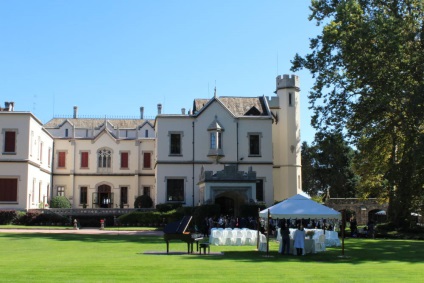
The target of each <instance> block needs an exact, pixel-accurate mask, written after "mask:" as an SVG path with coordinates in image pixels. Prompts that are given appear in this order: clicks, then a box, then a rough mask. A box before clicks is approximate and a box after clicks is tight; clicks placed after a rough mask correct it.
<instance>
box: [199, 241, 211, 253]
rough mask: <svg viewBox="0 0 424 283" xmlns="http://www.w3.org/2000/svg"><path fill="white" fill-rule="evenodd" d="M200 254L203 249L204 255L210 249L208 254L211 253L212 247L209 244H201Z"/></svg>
mask: <svg viewBox="0 0 424 283" xmlns="http://www.w3.org/2000/svg"><path fill="white" fill-rule="evenodd" d="M199 246H200V254H202V249H203V253H204V254H206V248H207V249H208V254H210V253H211V247H210V246H209V243H200V244H199Z"/></svg>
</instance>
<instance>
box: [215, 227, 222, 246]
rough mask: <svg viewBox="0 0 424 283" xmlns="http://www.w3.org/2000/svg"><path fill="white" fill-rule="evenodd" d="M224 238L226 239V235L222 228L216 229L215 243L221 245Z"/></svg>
mask: <svg viewBox="0 0 424 283" xmlns="http://www.w3.org/2000/svg"><path fill="white" fill-rule="evenodd" d="M223 239H224V235H223V232H222V231H221V230H216V231H215V236H214V237H213V243H212V244H214V245H215V246H220V245H222V244H223V243H222V242H223Z"/></svg>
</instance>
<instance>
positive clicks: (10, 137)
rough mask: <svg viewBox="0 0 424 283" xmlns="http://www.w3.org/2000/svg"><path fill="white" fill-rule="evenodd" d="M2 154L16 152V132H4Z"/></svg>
mask: <svg viewBox="0 0 424 283" xmlns="http://www.w3.org/2000/svg"><path fill="white" fill-rule="evenodd" d="M4 152H5V153H15V152H16V132H15V131H6V132H5V133H4Z"/></svg>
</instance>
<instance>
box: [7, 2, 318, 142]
mask: <svg viewBox="0 0 424 283" xmlns="http://www.w3.org/2000/svg"><path fill="white" fill-rule="evenodd" d="M309 4H310V1H307V0H299V1H288V0H280V1H267V0H265V1H254V0H246V1H228V0H227V1H224V0H223V1H221V0H214V1H195V0H191V1H183V0H181V1H171V0H168V1H162V0H155V1H153V0H151V1H147V0H145V1H142V0H139V1H111V0H109V1H108V0H102V1H95V0H90V1H43V0H37V1H32V0H31V1H30V0H26V1H25V0H21V1H1V2H0V103H2V104H3V103H4V101H14V102H15V110H16V111H31V112H33V113H34V114H35V115H36V116H37V117H38V118H39V119H40V120H41V121H42V122H43V123H46V122H47V121H49V120H50V119H51V118H53V117H54V116H58V115H72V113H73V106H78V112H79V115H81V116H85V115H87V116H96V117H104V116H105V115H107V116H118V117H138V116H139V113H140V112H139V108H140V107H141V106H143V107H144V113H145V116H151V117H153V116H154V115H156V113H157V104H158V103H161V104H162V105H163V106H162V107H163V108H162V113H166V114H176V113H180V111H181V108H186V110H189V109H191V108H192V102H193V99H195V98H210V97H212V96H213V89H214V87H215V86H216V88H217V94H218V95H219V96H248V97H250V96H259V95H266V96H271V95H273V92H274V91H275V77H276V76H277V75H279V74H280V75H282V74H291V72H290V66H291V63H290V61H291V60H292V59H293V57H294V55H295V54H296V53H299V54H301V55H305V54H307V53H308V52H309V38H312V37H315V35H316V34H318V33H319V28H318V27H316V26H315V23H314V22H310V21H308V15H309V14H310V11H309V9H308V6H309ZM296 75H298V76H299V77H300V83H301V135H302V136H301V138H302V141H303V140H306V141H308V142H311V141H312V140H313V136H314V131H313V129H312V128H311V126H310V117H311V112H310V111H309V110H308V101H307V94H308V92H309V91H310V89H311V88H312V85H313V80H312V77H311V75H310V74H309V72H308V71H301V72H298V73H296Z"/></svg>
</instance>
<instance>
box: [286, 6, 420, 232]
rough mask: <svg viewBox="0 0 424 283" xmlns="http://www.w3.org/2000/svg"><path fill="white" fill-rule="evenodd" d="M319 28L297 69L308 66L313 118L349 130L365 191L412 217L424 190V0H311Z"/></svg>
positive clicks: (398, 217) (393, 215) (392, 214)
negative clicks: (311, 78) (313, 79)
mask: <svg viewBox="0 0 424 283" xmlns="http://www.w3.org/2000/svg"><path fill="white" fill-rule="evenodd" d="M310 8H311V15H310V18H309V19H310V20H315V21H316V23H317V25H319V26H322V33H321V34H319V35H318V36H317V37H316V38H313V39H311V40H310V49H311V52H310V53H309V54H307V55H305V56H304V57H302V56H300V55H298V54H297V55H296V56H295V58H294V60H293V61H292V63H293V66H292V70H293V71H296V70H299V69H302V68H306V69H308V70H309V71H310V72H311V73H312V75H313V76H314V78H315V83H314V87H313V89H312V91H311V92H310V94H309V96H308V98H309V101H310V104H311V108H312V109H313V110H314V115H313V117H312V125H313V126H314V127H315V128H316V129H319V130H320V131H323V132H325V131H336V132H337V131H338V132H342V131H346V133H347V135H348V137H349V139H350V142H352V143H353V144H354V145H355V146H356V148H357V149H358V152H359V154H358V156H357V158H356V159H355V164H356V165H355V167H356V170H357V172H358V173H359V174H360V177H361V188H362V189H361V192H362V193H363V195H364V196H366V195H369V194H374V195H376V196H378V197H380V198H381V199H382V200H386V201H389V218H390V219H391V220H392V221H393V222H394V223H395V224H397V225H403V224H405V223H408V221H409V220H410V215H411V212H413V211H418V210H419V209H421V208H422V206H423V198H424V194H423V192H424V185H423V184H424V174H423V173H424V160H423V159H424V137H423V136H424V122H423V118H424V109H423V103H424V1H422V0H384V1H383V0H312V2H311V7H310Z"/></svg>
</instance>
